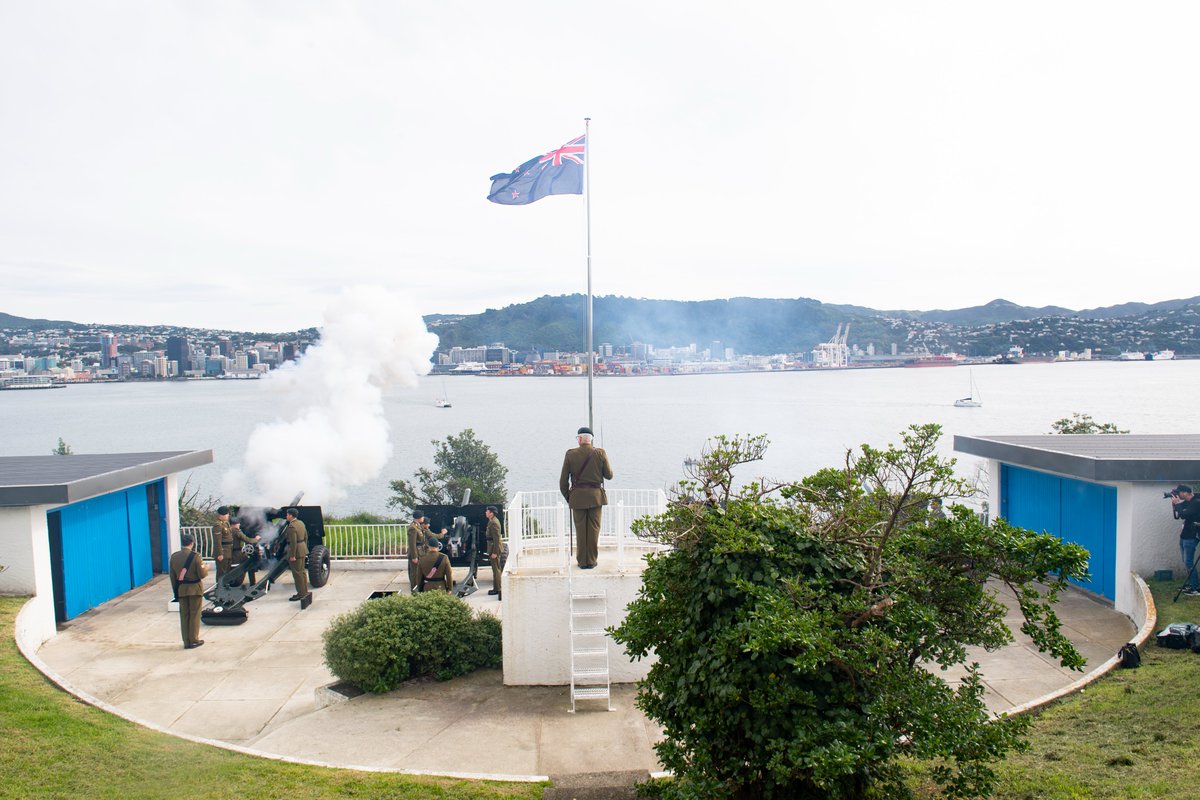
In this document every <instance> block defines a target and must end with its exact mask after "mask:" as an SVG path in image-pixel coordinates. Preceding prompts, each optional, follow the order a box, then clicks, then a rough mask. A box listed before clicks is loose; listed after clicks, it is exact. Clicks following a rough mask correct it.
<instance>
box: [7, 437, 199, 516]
mask: <svg viewBox="0 0 1200 800" xmlns="http://www.w3.org/2000/svg"><path fill="white" fill-rule="evenodd" d="M212 460H213V454H212V450H175V451H171V452H165V453H102V454H94V455H69V456H3V457H0V506H31V505H43V504H45V505H61V504H65V503H74V502H76V501H79V500H84V499H86V498H88V497H95V496H96V495H99V494H104V493H106V492H113V491H118V490H121V489H127V488H129V487H130V486H137V485H138V484H141V483H148V482H150V481H154V480H158V479H159V478H162V477H165V476H167V475H170V474H172V473H175V472H182V471H184V470H187V469H192V468H193V467H200V466H203V465H205V464H211V463H212Z"/></svg>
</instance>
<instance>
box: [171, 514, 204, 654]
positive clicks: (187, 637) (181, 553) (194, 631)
mask: <svg viewBox="0 0 1200 800" xmlns="http://www.w3.org/2000/svg"><path fill="white" fill-rule="evenodd" d="M192 543H193V539H192V535H191V534H190V533H184V534H180V536H179V544H180V545H181V546H182V547H181V549H179V550H176V551H175V552H174V553H172V554H171V560H170V563H169V566H170V570H171V590H172V591H173V592H175V597H176V599H178V600H179V632H180V633H181V634H182V635H183V648H184V649H185V650H191V649H193V648H196V647H199V646H200V645H202V644H204V640H203V639H201V638H200V606H201V605H202V604H203V602H204V597H203V596H202V595H203V594H204V576H206V575H208V567H206V566H204V559H203V558H201V557H200V554H199V553H197V552H196V551H195V550H193V549H192Z"/></svg>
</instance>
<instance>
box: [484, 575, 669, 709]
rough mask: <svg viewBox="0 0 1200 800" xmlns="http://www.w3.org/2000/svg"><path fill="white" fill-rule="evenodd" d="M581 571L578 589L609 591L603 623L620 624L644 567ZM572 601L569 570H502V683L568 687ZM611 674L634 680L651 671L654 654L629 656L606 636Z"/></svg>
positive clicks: (613, 678)
mask: <svg viewBox="0 0 1200 800" xmlns="http://www.w3.org/2000/svg"><path fill="white" fill-rule="evenodd" d="M596 572H598V571H595V572H593V573H591V574H586V575H585V574H583V573H580V572H579V571H576V572H575V574H574V580H573V586H574V590H575V591H576V592H596V591H601V590H603V591H606V592H607V593H608V618H607V622H606V625H605V627H607V626H610V625H619V624H620V623H621V622H622V621H623V620H624V619H625V609H626V607H627V606H628V605H629V603H631V602H632V601H633V599H634V598H635V597H636V596H637V593H638V591H639V590H640V589H641V586H642V576H641V573H640V572H629V573H625V574H595V573H596ZM570 611H571V601H570V596H569V589H568V584H567V576H566V575H565V574H536V575H535V574H522V573H521V571H520V570H513V571H506V572H505V574H504V683H505V684H506V685H508V686H566V685H568V684H570V682H571V637H570V634H569V627H568V626H569V622H570ZM607 641H608V661H609V677H610V680H611V681H612V682H613V683H633V682H636V681H638V680H641V679H642V678H643V677H645V676H646V673H648V672H649V671H650V664H651V663H653V662H652V659H643V660H641V661H637V662H634V661H630V660H629V658H628V657H627V656H626V655H625V654H624V652H623V651H622V649H621V648H620V647H619V646H618V645H617V644H616V643H615V642H613V641H612V640H611V639H608V640H607Z"/></svg>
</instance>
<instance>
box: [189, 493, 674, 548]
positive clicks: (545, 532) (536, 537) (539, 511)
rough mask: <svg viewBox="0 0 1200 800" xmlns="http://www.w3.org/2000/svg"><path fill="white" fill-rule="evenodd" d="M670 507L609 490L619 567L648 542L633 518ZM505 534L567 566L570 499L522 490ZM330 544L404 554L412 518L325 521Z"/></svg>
mask: <svg viewBox="0 0 1200 800" xmlns="http://www.w3.org/2000/svg"><path fill="white" fill-rule="evenodd" d="M666 510H667V495H666V492H664V491H663V490H662V489H627V490H620V491H611V492H608V505H607V506H605V508H604V515H603V516H602V517H601V520H600V546H601V547H611V548H614V549H615V550H616V551H617V565H618V568H621V567H624V566H625V548H626V547H627V546H628V545H637V546H638V550H639V555H640V553H642V552H644V551H645V550H646V549H647V547H650V545H647V543H645V542H643V541H642V540H640V539H638V538H637V537H636V536H634V535H633V532H632V530H631V527H632V525H633V521H634V520H636V519H639V518H640V517H646V516H653V515H656V514H662V513H664V512H665V511H666ZM505 517H506V518H505V520H504V535H505V538H506V539H507V540H508V551H509V555H510V557H511V556H513V555H517V554H520V553H521V552H531V551H541V552H553V553H556V554H561V556H562V561H563V566H564V567H565V566H566V565H567V562H568V561H569V560H570V557H571V556H570V554H571V542H570V536H571V525H570V516H569V513H568V508H567V503H566V501H565V500H563V498H562V495H561V494H560V493H559V492H558V491H557V490H547V491H539V492H517V493H516V494H515V495H513V497H512V499H511V500H510V501H509V503H508V506H507V508H506V509H505ZM179 530H180V532H181V533H190V534H192V537H193V538H194V540H195V542H196V550H197V552H199V553H200V554H201V555H202V556H204V557H205V558H210V559H211V558H212V557H213V555H214V551H213V532H212V528H211V527H210V526H206V525H196V526H187V527H182V528H180V529H179ZM325 546H326V547H328V548H329V557H330V558H332V559H334V560H348V559H354V560H368V561H370V560H375V561H382V560H385V559H402V558H404V557H405V555H406V551H407V549H408V524H407V523H402V522H393V523H383V524H379V525H341V524H337V525H326V526H325Z"/></svg>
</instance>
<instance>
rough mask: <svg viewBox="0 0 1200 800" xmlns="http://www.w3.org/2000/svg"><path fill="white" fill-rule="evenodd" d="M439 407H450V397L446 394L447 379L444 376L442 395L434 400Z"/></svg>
mask: <svg viewBox="0 0 1200 800" xmlns="http://www.w3.org/2000/svg"><path fill="white" fill-rule="evenodd" d="M433 404H434V405H435V406H437V407H438V408H450V397H449V395H447V394H446V379H445V378H442V396H441V397H439V398H438V399H437V400H434V401H433Z"/></svg>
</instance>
